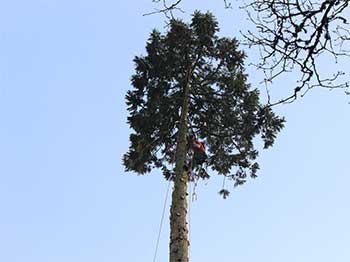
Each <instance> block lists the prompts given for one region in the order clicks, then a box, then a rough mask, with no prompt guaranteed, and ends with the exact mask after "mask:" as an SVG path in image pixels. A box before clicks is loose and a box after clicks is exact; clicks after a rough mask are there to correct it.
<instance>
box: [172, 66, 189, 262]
mask: <svg viewBox="0 0 350 262" xmlns="http://www.w3.org/2000/svg"><path fill="white" fill-rule="evenodd" d="M189 75H190V70H189V72H188V75H187V81H186V84H185V90H184V101H183V106H182V109H181V118H180V124H179V133H178V141H177V146H176V163H175V174H176V176H175V179H174V190H173V193H172V203H171V208H170V245H169V247H170V262H188V246H189V240H188V228H187V222H186V214H187V197H186V196H187V177H188V174H187V172H186V171H185V170H184V168H183V167H184V165H185V162H186V155H187V132H188V131H187V115H188V107H189V105H188V96H189V89H190V86H189Z"/></svg>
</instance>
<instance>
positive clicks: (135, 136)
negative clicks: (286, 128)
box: [123, 12, 284, 195]
mask: <svg viewBox="0 0 350 262" xmlns="http://www.w3.org/2000/svg"><path fill="white" fill-rule="evenodd" d="M218 31H219V27H218V23H217V21H216V20H215V18H214V17H213V15H212V14H211V13H200V12H195V13H194V14H193V17H192V21H191V23H189V24H187V23H185V22H183V21H181V20H176V19H173V20H171V21H170V23H169V25H168V28H167V31H166V32H165V33H163V34H162V33H160V32H159V31H157V30H153V32H152V33H151V34H150V37H149V39H148V41H147V45H146V54H145V55H143V56H136V57H135V58H134V62H135V73H134V75H133V76H132V79H131V83H132V86H133V88H132V90H129V91H128V92H127V95H126V104H127V106H128V111H129V116H128V118H127V122H128V124H129V126H130V128H131V129H132V130H133V133H132V134H131V135H130V148H129V151H128V152H127V153H126V154H125V155H124V157H123V163H124V166H125V168H126V171H134V172H136V173H138V174H146V173H148V172H150V171H151V170H152V169H154V168H158V169H161V170H162V172H163V174H164V176H165V177H166V178H169V177H170V176H171V175H172V174H173V173H174V163H175V149H176V143H177V134H178V128H179V121H180V115H181V109H182V105H183V101H184V100H185V99H187V100H188V103H189V113H188V117H187V124H188V131H189V132H192V133H193V134H195V135H196V136H197V138H198V139H200V140H202V141H204V144H205V147H206V150H207V153H208V161H207V165H208V167H209V168H210V169H211V170H213V171H216V173H218V174H220V175H225V176H227V177H230V178H232V179H233V180H234V183H235V185H240V184H243V183H244V182H245V181H246V178H247V176H251V177H255V176H256V173H257V171H258V169H259V164H258V163H257V162H256V159H257V156H258V150H257V149H256V148H255V146H254V141H256V140H255V137H257V136H259V137H260V138H261V139H262V141H263V145H264V148H268V147H270V146H272V145H273V143H274V140H275V138H276V135H277V133H278V132H279V131H280V130H281V129H282V128H283V124H284V119H283V118H281V117H278V116H277V115H276V114H275V113H274V112H273V111H272V110H271V108H270V107H267V106H264V105H263V104H261V103H260V102H259V92H258V90H257V89H254V88H251V86H250V85H249V84H248V83H247V75H246V74H245V72H244V58H245V54H244V53H243V52H242V51H240V50H239V49H238V41H237V40H236V39H234V38H227V37H219V36H218V35H217V33H218ZM188 72H190V74H188ZM186 83H189V85H190V91H189V95H188V97H184V94H185V93H184V90H185V85H186ZM226 195H228V194H226Z"/></svg>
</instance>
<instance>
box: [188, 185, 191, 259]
mask: <svg viewBox="0 0 350 262" xmlns="http://www.w3.org/2000/svg"><path fill="white" fill-rule="evenodd" d="M189 185H190V190H189V194H188V241H189V243H190V244H189V246H188V260H190V257H191V202H192V201H191V200H192V183H191V181H190V182H189Z"/></svg>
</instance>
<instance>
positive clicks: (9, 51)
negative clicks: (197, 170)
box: [0, 0, 350, 262]
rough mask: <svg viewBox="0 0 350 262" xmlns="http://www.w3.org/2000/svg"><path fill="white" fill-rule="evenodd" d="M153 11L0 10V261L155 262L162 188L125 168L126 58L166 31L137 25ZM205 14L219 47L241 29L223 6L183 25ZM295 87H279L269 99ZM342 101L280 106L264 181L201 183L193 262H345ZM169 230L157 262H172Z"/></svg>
mask: <svg viewBox="0 0 350 262" xmlns="http://www.w3.org/2000/svg"><path fill="white" fill-rule="evenodd" d="M150 2H151V1H150V0H142V1H139V2H138V3H137V4H136V3H135V2H127V1H111V0H101V1H92V0H85V1H67V0H60V1H58V0H57V1H55V0H41V1H39V0H33V1H23V0H22V1H20V0H13V1H1V2H0V13H1V14H0V122H1V124H0V210H1V211H0V261H6V262H55V261H57V262H61V261H66V262H73V261H74V262H77V261H84V262H90V261H91V262H93V261H103V262H111V261H132V262H134V261H135V262H136V261H141V260H142V261H152V259H153V252H154V248H155V242H156V239H157V234H158V227H159V221H160V218H161V212H162V206H163V202H164V199H165V192H166V188H167V183H166V182H165V181H163V180H162V176H161V174H160V172H158V171H154V172H152V173H151V174H150V175H148V176H142V177H140V176H136V175H134V174H125V172H124V168H123V167H122V165H121V157H122V155H123V153H125V152H126V150H127V148H128V135H129V133H130V130H129V129H128V126H127V125H126V116H127V112H126V110H125V105H124V95H125V92H126V91H127V90H128V89H129V88H130V83H129V79H130V75H131V74H132V71H133V63H132V58H133V57H134V56H135V55H139V54H142V53H143V51H144V45H145V41H146V39H147V37H148V34H149V32H150V30H151V29H152V28H154V27H158V28H159V29H160V30H162V29H163V25H164V23H163V21H162V20H163V17H162V16H157V15H155V16H148V17H143V16H142V14H143V13H145V12H147V11H149V10H152V8H153V7H154V6H153V5H152V4H151V3H150ZM207 2H209V1H207ZM199 7H201V8H202V10H206V9H211V10H214V11H215V14H216V15H217V17H218V20H219V22H220V24H221V26H222V30H221V34H222V35H225V36H237V35H238V31H239V30H240V29H244V28H247V27H249V25H248V24H247V22H246V21H245V20H244V16H243V14H242V13H240V12H239V11H236V10H225V9H223V7H222V6H220V5H219V4H217V5H215V6H214V5H212V6H210V5H208V4H204V3H202V2H201V3H200V4H199V1H197V3H196V2H195V3H192V6H190V5H189V6H186V10H187V11H188V12H187V13H186V14H184V17H188V15H189V14H190V12H191V10H193V9H194V8H199ZM248 54H250V57H249V59H250V60H249V61H254V59H257V57H256V54H255V51H253V50H248ZM328 66H329V65H328V64H327V63H325V64H324V65H322V67H323V70H327V68H328ZM344 67H347V68H348V65H345V64H344ZM247 72H248V73H249V75H250V77H249V81H250V82H251V83H252V85H253V86H256V87H258V88H262V90H263V86H258V85H257V83H258V82H259V81H260V80H261V75H259V73H257V72H255V71H254V69H253V68H248V69H247ZM292 83H293V75H290V76H288V77H285V78H283V79H281V80H279V81H277V82H276V83H274V85H273V87H272V92H273V95H276V96H278V95H280V94H283V93H284V92H286V91H289V90H290V88H291V87H292ZM348 99H349V97H347V96H345V95H344V93H343V92H342V91H332V92H330V91H327V90H321V89H320V90H317V89H316V90H314V91H313V92H311V93H309V94H308V95H307V96H306V97H305V98H303V99H301V100H298V101H296V102H295V103H293V104H291V105H288V106H281V107H278V108H277V111H278V113H280V114H281V115H284V116H285V117H286V119H287V124H286V127H285V129H284V130H283V131H282V132H281V134H280V135H279V137H278V139H277V141H276V145H275V146H274V147H273V148H271V149H269V150H267V151H263V152H262V153H261V157H260V163H261V167H262V169H261V171H260V176H259V178H258V179H257V180H254V181H250V182H249V183H247V184H246V185H245V186H243V187H240V188H238V189H234V190H233V191H232V192H231V196H230V198H229V199H228V200H225V201H224V200H222V199H221V198H220V197H219V195H218V194H217V192H218V191H219V190H220V186H221V182H222V181H221V179H218V178H215V177H214V178H213V179H211V180H210V181H209V183H208V184H203V183H200V184H199V186H198V188H197V194H198V200H197V201H195V202H193V203H191V242H192V245H191V260H190V261H203V262H206V261H208V262H209V261H224V262H230V261H241V262H248V261H256V260H259V261H261V262H265V261H266V262H274V261H281V260H283V261H285V262H292V261H293V262H294V261H298V262H304V261H305V262H306V261H319V262H323V261H324V262H328V261H334V262H348V261H349V260H350V250H349V249H348V243H350V225H349V223H348V221H349V220H350V210H349V204H348V199H349V197H350V191H349V189H348V185H349V184H350V178H349V176H348V175H349V166H348V165H349V148H350V142H349V133H350V122H349V116H350V105H349V104H348ZM167 218H168V213H166V220H165V223H164V227H163V232H162V235H161V243H160V246H159V253H158V260H157V261H166V260H167V252H168V219H167Z"/></svg>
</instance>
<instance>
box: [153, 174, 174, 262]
mask: <svg viewBox="0 0 350 262" xmlns="http://www.w3.org/2000/svg"><path fill="white" fill-rule="evenodd" d="M170 184H171V179H169V183H168V188H167V191H166V195H165V200H164V206H163V212H162V218H161V219H160V225H159V231H158V238H157V244H156V249H155V251H154V256H153V262H156V259H157V253H158V246H159V240H160V235H161V233H162V227H163V221H164V215H165V209H166V204H167V202H168V195H169V189H170Z"/></svg>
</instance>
